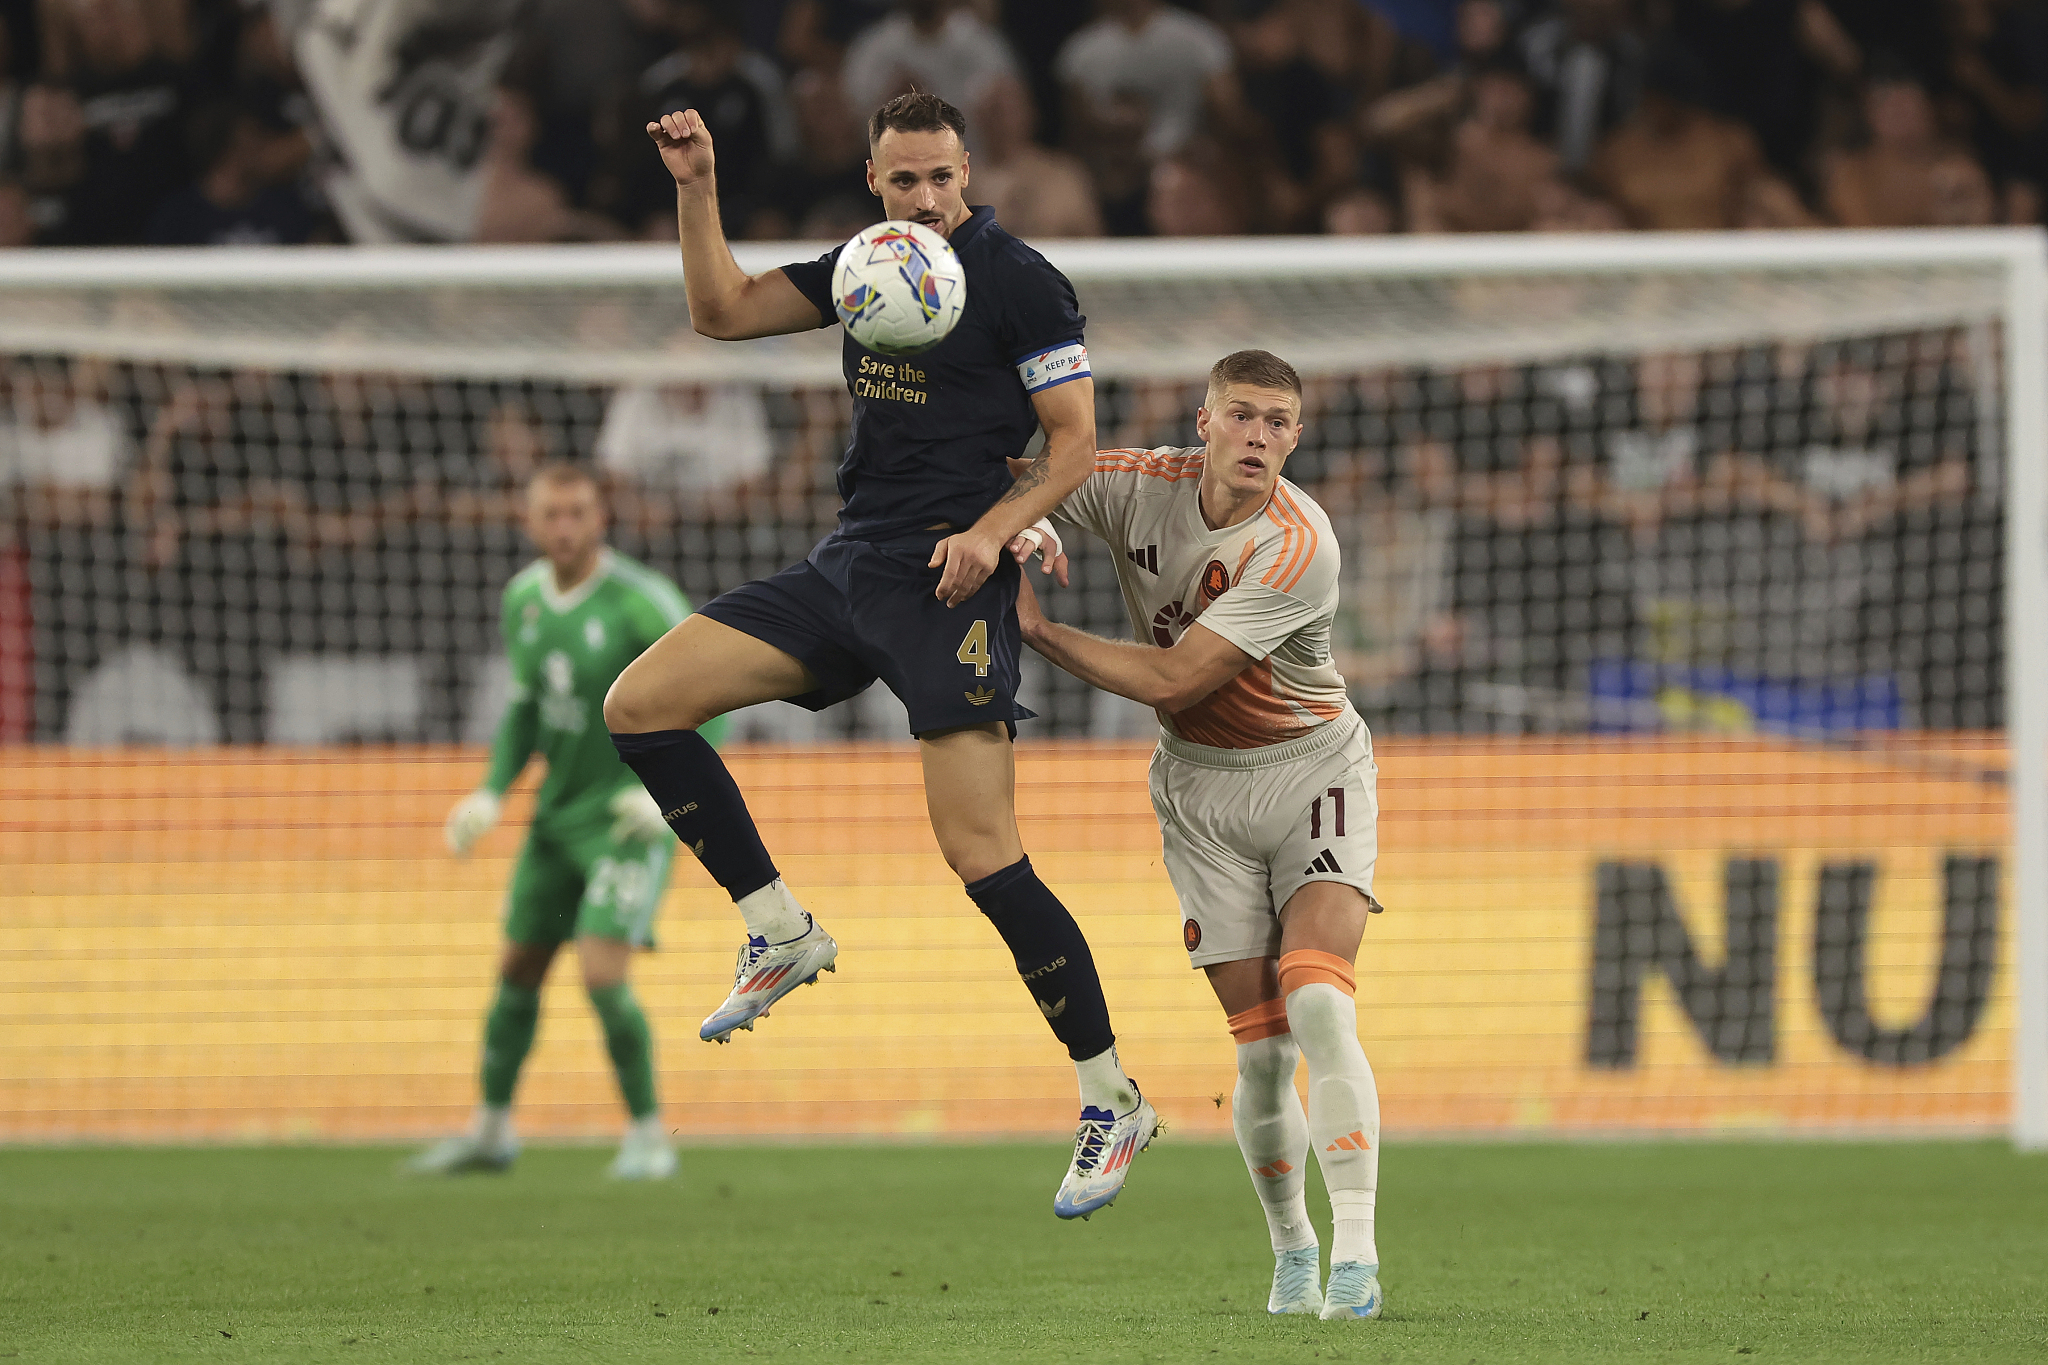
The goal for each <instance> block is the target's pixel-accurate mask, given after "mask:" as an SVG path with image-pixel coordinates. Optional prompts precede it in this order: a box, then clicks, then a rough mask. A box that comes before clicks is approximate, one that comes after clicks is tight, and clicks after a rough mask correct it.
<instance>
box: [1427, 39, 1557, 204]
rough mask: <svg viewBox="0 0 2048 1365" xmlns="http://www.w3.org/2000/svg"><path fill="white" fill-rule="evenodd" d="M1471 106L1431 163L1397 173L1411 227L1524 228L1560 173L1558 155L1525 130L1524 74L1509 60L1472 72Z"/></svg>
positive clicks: (1527, 104)
mask: <svg viewBox="0 0 2048 1365" xmlns="http://www.w3.org/2000/svg"><path fill="white" fill-rule="evenodd" d="M1468 88H1469V91H1470V97H1469V103H1468V106H1467V109H1466V112H1465V114H1464V116H1463V117H1462V118H1461V119H1460V120H1459V121H1458V123H1457V125H1456V126H1455V127H1454V128H1453V129H1452V132H1451V139H1450V147H1449V149H1448V154H1447V156H1446V157H1445V159H1444V162H1443V163H1442V165H1441V168H1440V169H1438V168H1435V167H1431V166H1428V165H1423V164H1412V163H1411V164H1410V165H1409V166H1407V167H1406V168H1404V170H1403V173H1402V178H1401V198H1402V206H1403V208H1404V209H1405V211H1406V214H1407V226H1408V230H1409V231H1411V232H1523V231H1526V230H1528V229H1529V228H1530V227H1532V226H1533V225H1534V224H1535V222H1536V219H1537V216H1538V213H1539V211H1540V210H1541V209H1542V208H1543V204H1544V198H1545V194H1544V192H1545V190H1546V189H1548V188H1550V187H1551V186H1553V185H1554V184H1555V183H1556V182H1557V180H1558V175H1559V169H1560V168H1559V161H1558V155H1557V153H1556V152H1555V151H1553V150H1552V149H1551V148H1549V147H1547V146H1545V145H1544V144H1543V143H1541V142H1539V141H1538V140H1537V139H1536V137H1535V135H1534V134H1533V133H1531V132H1530V127H1529V120H1530V115H1531V105H1532V96H1531V92H1530V89H1529V83H1528V80H1527V78H1526V77H1524V76H1523V75H1522V73H1521V72H1520V71H1519V70H1517V69H1516V68H1515V67H1514V66H1513V65H1511V64H1508V63H1506V62H1503V63H1500V64H1497V65H1494V66H1491V67H1487V68H1485V69H1484V70H1481V71H1477V72H1474V73H1473V74H1472V76H1471V79H1470V82H1469V87H1468Z"/></svg>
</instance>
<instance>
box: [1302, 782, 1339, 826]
mask: <svg viewBox="0 0 2048 1365" xmlns="http://www.w3.org/2000/svg"><path fill="white" fill-rule="evenodd" d="M1323 796H1327V797H1329V798H1330V825H1331V830H1330V832H1331V833H1332V834H1333V835H1335V836H1336V837H1337V838H1339V839H1341V838H1343V837H1344V789H1343V788H1342V787H1332V788H1330V789H1329V790H1328V791H1327V792H1325V793H1323ZM1308 837H1309V838H1311V839H1320V838H1322V837H1323V797H1322V796H1318V797H1317V798H1316V799H1315V800H1313V801H1311V802H1309V803H1308Z"/></svg>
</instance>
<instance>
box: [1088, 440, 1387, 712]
mask: <svg viewBox="0 0 2048 1365" xmlns="http://www.w3.org/2000/svg"><path fill="white" fill-rule="evenodd" d="M1203 457H1204V451H1203V449H1202V448H1201V447H1199V446H1197V447H1194V448H1192V449H1181V448H1176V447H1170V446H1168V447H1161V448H1160V449H1158V450H1104V451H1098V452H1097V453H1096V456H1095V470H1094V472H1093V473H1092V474H1090V475H1089V477H1088V480H1087V482H1086V483H1083V484H1082V485H1081V486H1080V487H1079V488H1077V489H1075V490H1074V492H1073V493H1072V494H1070V495H1069V496H1068V497H1067V499H1066V501H1065V502H1063V503H1061V504H1060V509H1059V513H1058V515H1059V517H1060V518H1061V519H1062V520H1064V521H1067V522H1070V523H1072V524H1073V525H1075V526H1078V527H1080V528H1082V529H1083V530H1087V531H1092V532H1094V533H1095V534H1096V535H1097V536H1099V537H1101V538H1102V539H1103V540H1105V541H1107V542H1108V543H1109V546H1110V548H1111V549H1113V550H1115V551H1116V555H1117V561H1116V570H1117V581H1118V582H1119V584H1121V586H1122V588H1123V593H1124V606H1125V608H1126V609H1127V610H1128V611H1129V612H1130V617H1131V628H1132V630H1134V631H1135V632H1136V633H1137V638H1138V639H1139V640H1141V641H1145V642H1148V643H1151V644H1154V645H1158V646H1160V647H1161V648H1170V647H1171V646H1172V645H1173V644H1174V642H1175V641H1177V640H1179V639H1180V637H1181V636H1182V634H1183V633H1185V632H1186V630H1187V628H1188V627H1189V626H1191V625H1193V624H1194V623H1195V622H1196V621H1200V622H1201V623H1202V625H1203V626H1204V627H1206V628H1207V629H1209V630H1212V631H1214V632H1216V634H1218V635H1220V636H1222V637H1223V638H1224V639H1225V640H1228V641H1229V642H1230V643H1231V644H1234V645H1236V646H1237V647H1238V648H1239V649H1241V650H1243V651H1244V652H1245V653H1246V654H1249V655H1250V656H1251V657H1252V659H1253V660H1254V662H1253V663H1252V665H1251V666H1250V667H1249V668H1247V669H1245V670H1244V671H1243V672H1242V673H1239V674H1238V675H1237V676H1236V677H1234V678H1232V679H1231V680H1230V681H1229V682H1227V683H1225V684H1223V686H1221V687H1219V688H1217V689H1216V690H1215V691H1214V692H1212V693H1210V694H1209V695H1208V696H1206V697H1204V698H1203V699H1202V700H1200V701H1198V702H1196V703H1195V704H1194V705H1193V706H1190V707H1188V708H1187V709H1186V710H1184V711H1175V712H1171V713H1169V712H1165V711H1161V712H1160V713H1159V723H1160V725H1161V726H1163V727H1164V728H1165V729H1166V731H1167V732H1168V733H1169V734H1172V735H1175V736H1177V737H1178V738H1180V739H1183V740H1186V741H1187V742H1188V743H1190V744H1205V745H1208V746H1210V747H1211V748H1217V749H1258V748H1264V747H1266V746H1267V745H1272V744H1285V743H1287V742H1288V741H1290V740H1295V739H1299V738H1301V737H1302V736H1303V735H1305V734H1307V733H1308V732H1309V731H1311V730H1313V729H1315V728H1316V727H1317V726H1319V725H1325V724H1328V723H1329V722H1330V721H1333V720H1337V719H1339V718H1341V717H1342V716H1344V715H1345V714H1346V713H1347V712H1348V711H1349V710H1350V707H1351V702H1350V698H1349V697H1348V696H1347V695H1346V693H1345V690H1344V679H1343V678H1342V677H1340V676H1338V673H1337V666H1336V663H1335V661H1334V660H1333V659H1332V658H1331V655H1330V625H1331V622H1332V620H1333V619H1334V618H1335V617H1336V614H1337V581H1338V578H1339V568H1340V565H1339V562H1338V550H1337V537H1336V536H1335V535H1334V534H1332V532H1331V530H1330V519H1329V517H1327V516H1325V515H1324V513H1323V509H1322V508H1320V507H1318V506H1316V504H1315V502H1314V500H1313V499H1311V498H1310V497H1309V496H1308V495H1307V494H1306V493H1304V492H1302V491H1301V490H1300V489H1299V488H1297V487H1295V486H1294V485H1293V484H1291V483H1289V482H1288V481H1287V480H1286V479H1281V480H1280V481H1279V483H1278V485H1277V486H1276V487H1275V488H1274V490H1273V496H1272V498H1271V499H1270V500H1269V501H1268V502H1267V503H1266V506H1265V508H1264V509H1263V510H1262V511H1260V512H1259V513H1258V514H1257V515H1256V516H1254V517H1252V518H1250V519H1249V520H1247V521H1242V522H1239V523H1238V524H1237V525H1235V526H1228V527H1225V528H1223V529H1222V530H1220V531H1212V530H1210V529H1209V527H1208V526H1207V525H1206V524H1205V523H1204V522H1203V520H1202V508H1201V502H1200V492H1201V486H1202V461H1203Z"/></svg>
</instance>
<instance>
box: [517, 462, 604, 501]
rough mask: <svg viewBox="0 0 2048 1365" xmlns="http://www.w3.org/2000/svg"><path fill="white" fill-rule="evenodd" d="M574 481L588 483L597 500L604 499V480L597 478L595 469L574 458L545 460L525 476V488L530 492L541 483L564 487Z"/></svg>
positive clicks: (553, 486)
mask: <svg viewBox="0 0 2048 1365" xmlns="http://www.w3.org/2000/svg"><path fill="white" fill-rule="evenodd" d="M575 483H582V484H588V485H590V489H591V491H592V492H594V493H596V494H597V496H598V501H599V502H602V501H604V481H603V480H602V479H600V478H598V475H597V471H596V470H595V469H592V468H591V467H590V466H589V465H587V464H579V463H577V462H576V461H574V460H548V461H546V462H545V463H543V464H542V465H541V466H540V467H539V468H538V469H536V470H534V471H533V473H532V474H530V475H528V476H527V480H526V490H527V492H529V493H530V492H532V491H533V490H534V489H536V488H539V487H540V486H541V485H542V484H546V485H547V486H548V487H550V488H566V487H567V486H569V485H570V484H575Z"/></svg>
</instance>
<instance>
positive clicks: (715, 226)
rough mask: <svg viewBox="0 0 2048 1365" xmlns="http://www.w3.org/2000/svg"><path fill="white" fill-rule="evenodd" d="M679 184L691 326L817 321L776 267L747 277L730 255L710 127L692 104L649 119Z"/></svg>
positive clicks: (717, 332) (773, 326) (770, 331)
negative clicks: (723, 221)
mask: <svg viewBox="0 0 2048 1365" xmlns="http://www.w3.org/2000/svg"><path fill="white" fill-rule="evenodd" d="M647 136H648V137H650V138H652V139H654V145H655V147H656V148H657V149H658V150H659V151H660V152H661V160H662V164H663V165H665V166H666V167H668V172H669V174H670V175H672V176H674V177H675V182H676V236H677V237H678V239H680V241H681V242H682V246H683V292H684V294H685V296H686V297H687V298H688V300H689V305H690V325H691V326H692V327H694V328H696V329H697V331H699V332H700V333H702V334H703V335H705V336H708V337H715V338H717V339H718V340H720V341H744V340H746V339H747V338H749V337H765V336H777V335H779V334H781V333H783V332H808V331H810V330H811V329H812V328H814V327H816V326H818V324H819V323H820V322H821V321H822V319H820V318H819V316H818V309H817V307H816V305H814V304H812V302H811V301H810V300H809V299H807V298H805V297H804V296H803V295H802V294H801V293H799V292H798V291H797V287H796V286H795V285H793V284H791V283H790V282H789V277H788V276H787V275H785V274H783V273H782V272H781V271H780V270H770V271H767V272H765V273H763V274H760V275H749V274H747V273H746V272H745V271H744V270H741V269H740V263H739V262H738V261H736V260H734V259H733V256H732V248H731V247H730V246H728V245H727V244H726V240H725V227H724V225H723V224H722V223H721V222H720V221H719V217H718V176H717V172H716V159H715V157H714V156H713V153H712V149H711V130H710V129H708V128H706V127H705V126H704V120H703V119H702V118H700V117H698V114H697V111H696V110H694V109H685V110H683V111H682V112H681V113H679V114H663V115H662V116H661V117H660V118H658V119H656V120H655V121H654V122H652V123H650V124H648V125H647Z"/></svg>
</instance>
